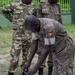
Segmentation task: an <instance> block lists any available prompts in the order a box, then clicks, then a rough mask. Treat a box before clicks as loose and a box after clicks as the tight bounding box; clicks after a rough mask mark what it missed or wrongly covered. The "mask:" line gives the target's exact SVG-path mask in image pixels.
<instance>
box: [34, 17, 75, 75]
mask: <svg viewBox="0 0 75 75" xmlns="http://www.w3.org/2000/svg"><path fill="white" fill-rule="evenodd" d="M39 20H40V22H41V29H40V32H39V33H38V37H37V36H36V37H37V39H39V42H40V43H41V44H42V45H50V52H51V53H52V61H53V71H52V75H73V61H74V50H75V44H74V42H73V40H72V39H71V38H70V37H69V35H68V34H67V32H66V30H65V29H64V27H63V25H61V23H59V22H58V21H56V20H53V19H48V18H39ZM41 32H42V33H41ZM40 33H41V35H40ZM35 34H36V33H35Z"/></svg>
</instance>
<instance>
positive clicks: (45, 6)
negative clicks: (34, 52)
mask: <svg viewBox="0 0 75 75" xmlns="http://www.w3.org/2000/svg"><path fill="white" fill-rule="evenodd" d="M36 16H37V17H43V18H51V19H55V20H57V21H59V22H60V23H61V24H62V18H61V12H60V6H59V5H58V4H50V3H49V2H48V0H43V1H41V2H40V4H39V7H38V9H37V11H36ZM41 50H44V48H43V47H42V45H40V44H39V50H38V54H39V58H40V55H41ZM43 65H45V63H43ZM48 65H49V66H50V67H52V66H53V65H52V54H51V52H50V55H49V57H48Z"/></svg>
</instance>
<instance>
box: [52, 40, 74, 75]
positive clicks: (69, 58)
mask: <svg viewBox="0 0 75 75" xmlns="http://www.w3.org/2000/svg"><path fill="white" fill-rule="evenodd" d="M65 43H66V42H65ZM52 54H53V73H52V75H73V61H74V46H73V45H72V44H70V42H69V41H67V43H66V46H65V47H64V48H63V49H62V50H61V51H58V50H56V51H55V52H52Z"/></svg>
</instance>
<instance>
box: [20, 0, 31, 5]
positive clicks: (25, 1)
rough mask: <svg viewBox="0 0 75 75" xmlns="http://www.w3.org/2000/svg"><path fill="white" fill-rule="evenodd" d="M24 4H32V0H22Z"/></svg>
mask: <svg viewBox="0 0 75 75" xmlns="http://www.w3.org/2000/svg"><path fill="white" fill-rule="evenodd" d="M21 1H22V3H24V4H31V2H32V0H21Z"/></svg>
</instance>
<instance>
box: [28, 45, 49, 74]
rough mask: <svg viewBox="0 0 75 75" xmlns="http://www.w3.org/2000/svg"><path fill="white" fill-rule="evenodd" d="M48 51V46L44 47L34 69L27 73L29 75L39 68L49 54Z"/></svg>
mask: <svg viewBox="0 0 75 75" xmlns="http://www.w3.org/2000/svg"><path fill="white" fill-rule="evenodd" d="M49 50H50V45H45V50H44V51H43V52H42V55H41V57H40V58H39V60H38V62H37V63H36V65H35V66H34V68H32V69H31V70H30V71H29V74H30V75H33V74H34V73H36V71H37V70H38V68H39V67H40V66H41V64H42V63H43V61H44V60H45V59H46V57H47V55H48V54H49Z"/></svg>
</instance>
